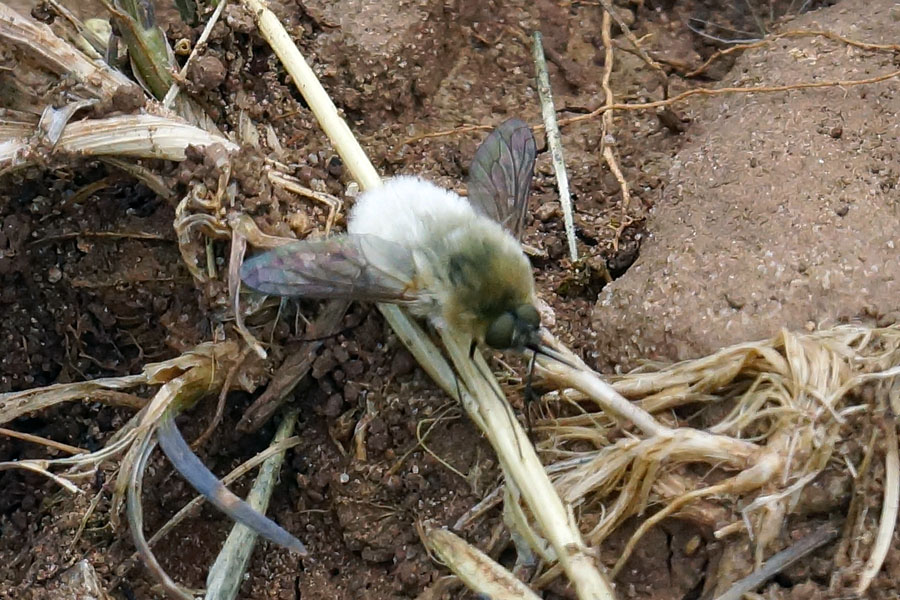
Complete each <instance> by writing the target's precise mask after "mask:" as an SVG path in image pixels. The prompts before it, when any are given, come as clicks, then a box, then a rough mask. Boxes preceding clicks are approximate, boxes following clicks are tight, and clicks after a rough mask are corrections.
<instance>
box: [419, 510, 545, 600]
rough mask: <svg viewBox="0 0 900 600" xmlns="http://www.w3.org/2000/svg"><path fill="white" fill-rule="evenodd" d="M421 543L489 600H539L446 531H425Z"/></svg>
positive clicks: (515, 580)
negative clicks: (489, 599)
mask: <svg viewBox="0 0 900 600" xmlns="http://www.w3.org/2000/svg"><path fill="white" fill-rule="evenodd" d="M425 542H426V544H427V545H428V547H429V548H431V550H432V551H434V553H435V554H437V555H438V556H439V557H440V558H441V560H442V561H443V562H444V564H446V565H447V567H449V569H450V570H451V571H453V572H454V573H455V574H456V576H457V577H459V578H460V579H462V581H463V582H464V583H465V584H466V585H467V586H468V587H469V589H471V590H473V591H475V592H476V593H477V594H479V595H480V596H482V597H485V598H491V600H539V598H540V596H538V595H537V594H535V593H534V592H532V591H531V590H530V589H528V586H526V585H525V584H524V583H522V582H521V581H519V580H518V579H516V578H515V577H514V576H513V574H512V573H510V572H509V571H507V570H506V569H504V568H503V567H502V566H501V565H499V564H497V563H496V562H494V561H493V560H491V558H490V557H489V556H487V555H486V554H484V553H483V552H481V551H480V550H478V549H477V548H475V547H474V546H471V545H470V544H468V543H466V541H465V540H463V539H462V538H460V537H458V536H456V535H454V534H452V533H450V532H449V531H447V530H446V529H433V528H428V529H426V531H425Z"/></svg>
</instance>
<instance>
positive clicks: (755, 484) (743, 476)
mask: <svg viewBox="0 0 900 600" xmlns="http://www.w3.org/2000/svg"><path fill="white" fill-rule="evenodd" d="M782 462H783V461H782V460H781V457H780V456H779V455H777V454H772V453H769V454H768V455H766V456H763V457H761V458H758V459H754V460H753V464H752V466H750V467H749V468H747V469H745V470H743V471H741V472H740V473H739V474H738V475H735V476H734V477H731V478H729V479H727V480H725V481H723V482H722V483H718V484H716V485H712V486H709V487H706V488H703V489H700V490H694V491H691V492H688V493H686V494H684V495H682V496H679V497H678V498H676V499H675V500H673V501H672V502H670V503H669V504H668V505H667V506H666V507H665V508H663V509H662V510H660V511H658V512H656V513H654V514H653V516H651V517H650V518H648V519H647V520H646V521H644V522H643V523H641V526H640V527H638V529H637V531H635V532H634V534H633V535H632V536H631V538H630V539H629V540H628V543H627V544H626V545H625V548H624V549H623V550H622V553H621V555H620V556H619V559H618V560H617V561H616V565H615V566H614V567H613V568H612V571H611V572H610V576H611V577H615V576H616V575H618V574H619V573H620V572H621V571H622V568H623V567H624V566H625V563H626V562H627V561H628V558H629V557H630V556H631V553H632V552H634V548H635V546H637V543H638V541H639V540H640V539H641V538H642V537H643V536H644V534H646V533H647V532H648V531H649V530H650V529H651V528H652V527H653V526H655V525H656V524H658V523H660V522H661V521H662V520H663V519H665V518H666V517H668V516H669V515H671V514H673V513H675V512H676V511H677V510H679V509H680V508H681V507H683V506H686V505H687V504H688V503H690V502H692V501H694V500H699V499H700V498H707V497H710V496H715V495H724V494H732V495H737V494H739V493H741V492H747V491H751V490H755V489H758V488H760V487H761V486H762V485H764V484H765V483H766V482H768V481H771V480H772V479H773V478H774V477H775V475H776V474H777V473H778V472H779V471H780V470H781V467H782Z"/></svg>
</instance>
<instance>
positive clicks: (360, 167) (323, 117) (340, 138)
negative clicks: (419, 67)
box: [242, 0, 381, 190]
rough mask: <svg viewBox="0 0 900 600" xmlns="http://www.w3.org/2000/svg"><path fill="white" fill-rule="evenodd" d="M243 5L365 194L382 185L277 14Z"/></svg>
mask: <svg viewBox="0 0 900 600" xmlns="http://www.w3.org/2000/svg"><path fill="white" fill-rule="evenodd" d="M242 2H243V3H244V5H245V6H247V8H249V9H250V10H251V11H252V12H253V14H254V15H255V17H256V24H257V26H258V27H259V32H260V33H261V34H262V36H263V37H264V38H265V40H266V41H267V42H269V45H270V46H272V50H274V51H275V54H277V55H278V58H279V59H280V60H281V64H283V65H284V68H285V69H286V70H287V72H288V73H289V74H290V76H291V77H292V78H293V79H294V85H296V86H297V88H298V89H299V90H300V93H301V94H303V97H304V98H305V99H306V102H307V103H308V104H309V107H310V109H311V110H312V111H313V114H314V115H315V116H316V120H317V121H318V122H319V125H320V126H321V127H322V130H323V131H324V132H325V135H327V136H328V139H330V140H331V143H332V144H333V145H334V148H335V150H337V152H338V154H340V156H341V159H343V161H344V164H345V165H347V168H348V169H350V173H351V175H352V176H353V179H355V180H356V181H357V183H359V186H360V187H361V188H362V189H364V190H366V189H371V188H374V187H378V186H379V185H381V178H380V177H379V176H378V172H377V171H376V170H375V167H373V166H372V163H371V162H369V159H368V158H367V157H366V155H365V153H364V152H363V151H362V148H360V146H359V143H358V142H357V141H356V138H355V137H353V133H352V132H351V131H350V128H349V127H347V123H346V122H345V121H344V119H342V118H341V117H340V115H339V114H338V111H337V108H336V107H335V106H334V102H332V101H331V98H330V97H329V96H328V93H327V92H326V91H325V88H323V87H322V84H320V83H319V81H318V79H317V78H316V75H315V73H313V71H312V69H311V68H310V67H309V64H307V62H306V59H304V58H303V55H302V54H300V50H298V49H297V46H296V45H295V44H294V42H293V40H291V36H290V35H288V32H287V31H285V29H284V26H282V24H281V23H280V22H279V20H278V17H276V16H275V13H273V12H272V11H271V10H269V8H268V7H267V6H266V4H265V3H264V2H263V1H262V0H242Z"/></svg>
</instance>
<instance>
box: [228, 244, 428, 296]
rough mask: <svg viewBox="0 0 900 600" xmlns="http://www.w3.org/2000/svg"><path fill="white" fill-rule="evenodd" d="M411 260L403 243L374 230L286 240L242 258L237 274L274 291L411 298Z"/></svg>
mask: <svg viewBox="0 0 900 600" xmlns="http://www.w3.org/2000/svg"><path fill="white" fill-rule="evenodd" d="M414 275H415V263H414V260H413V256H412V253H411V252H410V251H409V250H408V249H406V248H404V247H403V246H401V245H399V244H396V243H394V242H391V241H388V240H385V239H382V238H379V237H377V236H374V235H359V234H357V235H354V234H350V235H342V236H336V237H331V238H327V239H323V240H309V241H302V242H297V243H294V244H287V245H285V246H281V247H280V248H275V249H273V250H269V251H268V252H265V253H263V254H260V255H259V256H254V257H253V258H251V259H249V260H247V261H245V262H244V264H243V266H242V267H241V279H242V280H243V282H244V283H245V284H246V285H247V286H249V287H251V288H253V289H254V290H257V291H260V292H263V293H265V294H273V295H277V296H303V297H307V298H348V299H351V300H371V301H376V302H397V303H401V302H413V301H415V300H416V299H417V294H416V289H415V286H414V284H413V276H414Z"/></svg>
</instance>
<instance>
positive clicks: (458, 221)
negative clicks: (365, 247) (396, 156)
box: [347, 176, 477, 248]
mask: <svg viewBox="0 0 900 600" xmlns="http://www.w3.org/2000/svg"><path fill="white" fill-rule="evenodd" d="M475 218H477V215H476V214H475V211H474V210H473V209H472V207H471V206H470V205H469V203H468V202H467V201H466V200H464V199H463V198H461V197H460V196H459V195H457V194H454V193H453V192H451V191H449V190H445V189H443V188H441V187H438V186H437V185H435V184H433V183H431V182H430V181H426V180H424V179H420V178H418V177H411V176H401V177H394V178H393V179H389V180H387V181H386V182H385V184H384V185H383V186H381V187H379V188H375V189H374V190H369V191H367V192H365V193H363V194H362V195H360V197H359V198H358V199H357V201H356V205H355V206H354V207H353V210H352V211H351V212H350V221H349V223H348V226H347V230H348V231H349V232H350V233H355V234H372V235H377V236H378V237H380V238H383V239H386V240H391V241H393V242H396V243H398V244H401V245H403V246H406V247H408V248H415V247H419V246H422V245H423V244H425V243H427V242H428V238H429V237H431V236H432V235H433V234H434V230H435V229H436V228H437V229H442V230H443V229H446V228H448V227H450V228H452V227H454V226H463V225H464V224H465V223H466V222H468V221H471V220H473V219H475Z"/></svg>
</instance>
